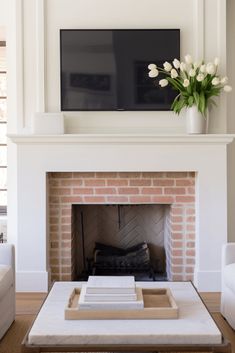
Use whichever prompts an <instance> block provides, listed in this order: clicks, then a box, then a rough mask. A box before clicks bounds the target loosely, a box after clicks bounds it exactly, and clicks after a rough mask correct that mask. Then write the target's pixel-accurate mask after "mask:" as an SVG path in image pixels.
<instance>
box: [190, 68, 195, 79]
mask: <svg viewBox="0 0 235 353" xmlns="http://www.w3.org/2000/svg"><path fill="white" fill-rule="evenodd" d="M188 74H189V76H190V77H194V76H195V75H196V71H195V70H194V69H190V70H189V73H188Z"/></svg>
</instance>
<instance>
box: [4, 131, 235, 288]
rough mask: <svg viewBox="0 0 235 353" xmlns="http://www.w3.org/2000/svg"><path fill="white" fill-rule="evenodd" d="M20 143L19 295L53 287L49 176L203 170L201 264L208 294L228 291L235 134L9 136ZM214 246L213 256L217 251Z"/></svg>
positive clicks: (199, 177)
mask: <svg viewBox="0 0 235 353" xmlns="http://www.w3.org/2000/svg"><path fill="white" fill-rule="evenodd" d="M9 137H10V139H11V140H12V141H13V142H14V143H15V144H16V146H17V166H16V168H17V169H16V177H17V185H16V187H15V193H14V197H13V199H12V200H11V204H13V205H14V206H15V209H14V212H9V217H8V221H9V223H10V224H14V225H16V226H15V229H16V231H15V232H12V234H11V237H12V238H11V239H10V241H12V242H13V243H15V244H17V247H16V250H17V251H16V255H17V256H16V286H17V290H18V291H35V292H36V291H39V292H40V291H46V290H47V289H48V285H49V283H48V273H49V271H50V269H49V266H48V258H47V254H48V220H47V181H46V180H47V179H46V174H47V172H53V171H55V172H112V171H115V172H131V171H138V172H152V171H153V172H158V171H159V172H163V171H167V172H175V171H177V172H179V171H195V173H196V204H195V206H196V223H195V225H196V241H195V247H196V263H195V272H194V284H195V285H196V287H197V288H198V290H200V291H219V290H220V289H221V247H222V245H223V244H224V243H226V242H227V144H229V143H231V142H232V141H233V139H234V137H235V135H226V134H219V135H213V134H209V135H177V134H173V135H169V134H168V135H166V134H164V135H161V134H159V135H156V134H78V135H72V134H71V135H70V134H64V135H40V136H39V135H13V134H12V135H9ZM212 249H213V251H212Z"/></svg>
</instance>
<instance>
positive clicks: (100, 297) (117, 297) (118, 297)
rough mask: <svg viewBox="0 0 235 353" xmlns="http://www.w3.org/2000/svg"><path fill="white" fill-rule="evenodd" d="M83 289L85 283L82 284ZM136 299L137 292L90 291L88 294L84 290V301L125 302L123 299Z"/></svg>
mask: <svg viewBox="0 0 235 353" xmlns="http://www.w3.org/2000/svg"><path fill="white" fill-rule="evenodd" d="M84 287H85V289H87V287H86V285H84ZM133 300H137V294H136V293H134V294H133V293H128V294H123V293H119V294H113V293H110V294H102V293H101V294H100V293H92V294H89V293H87V291H85V294H84V301H85V302H115V301H118V302H125V301H133Z"/></svg>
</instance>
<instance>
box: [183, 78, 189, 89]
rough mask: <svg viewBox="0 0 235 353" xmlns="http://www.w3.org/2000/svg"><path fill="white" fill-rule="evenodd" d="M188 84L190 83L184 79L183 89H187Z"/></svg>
mask: <svg viewBox="0 0 235 353" xmlns="http://www.w3.org/2000/svg"><path fill="white" fill-rule="evenodd" d="M189 84H190V82H189V80H188V79H187V78H186V79H185V80H184V82H183V86H184V87H188V86H189Z"/></svg>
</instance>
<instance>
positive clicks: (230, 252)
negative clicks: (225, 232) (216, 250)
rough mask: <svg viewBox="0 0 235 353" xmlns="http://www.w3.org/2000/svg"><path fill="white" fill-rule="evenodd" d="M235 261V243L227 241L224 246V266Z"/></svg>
mask: <svg viewBox="0 0 235 353" xmlns="http://www.w3.org/2000/svg"><path fill="white" fill-rule="evenodd" d="M231 263H235V243H227V244H224V245H223V248H222V267H224V266H226V265H229V264H231Z"/></svg>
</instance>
